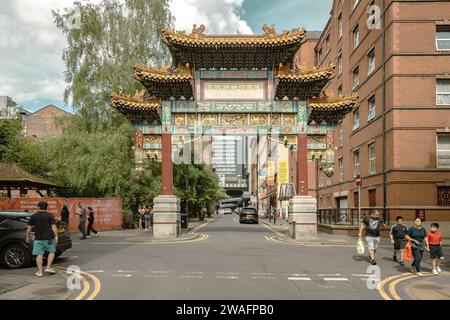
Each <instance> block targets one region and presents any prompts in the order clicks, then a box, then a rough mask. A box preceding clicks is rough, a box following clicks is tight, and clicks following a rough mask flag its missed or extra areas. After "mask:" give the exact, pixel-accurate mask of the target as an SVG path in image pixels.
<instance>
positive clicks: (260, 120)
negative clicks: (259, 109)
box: [250, 114, 267, 126]
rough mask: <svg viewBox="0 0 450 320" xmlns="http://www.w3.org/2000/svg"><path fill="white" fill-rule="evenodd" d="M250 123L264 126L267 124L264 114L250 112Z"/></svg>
mask: <svg viewBox="0 0 450 320" xmlns="http://www.w3.org/2000/svg"><path fill="white" fill-rule="evenodd" d="M250 123H251V125H252V126H265V125H267V115H266V114H252V115H251V116H250Z"/></svg>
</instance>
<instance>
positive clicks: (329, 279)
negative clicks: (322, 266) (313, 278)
mask: <svg viewBox="0 0 450 320" xmlns="http://www.w3.org/2000/svg"><path fill="white" fill-rule="evenodd" d="M324 280H325V281H348V279H347V278H324Z"/></svg>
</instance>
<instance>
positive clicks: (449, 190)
mask: <svg viewBox="0 0 450 320" xmlns="http://www.w3.org/2000/svg"><path fill="white" fill-rule="evenodd" d="M438 206H450V187H438Z"/></svg>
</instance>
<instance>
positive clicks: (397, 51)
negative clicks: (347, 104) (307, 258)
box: [310, 0, 450, 237]
mask: <svg viewBox="0 0 450 320" xmlns="http://www.w3.org/2000/svg"><path fill="white" fill-rule="evenodd" d="M369 6H372V7H370V8H369ZM377 8H379V12H380V13H381V15H380V19H379V20H377V18H376V15H375V20H374V19H373V17H374V16H373V15H372V14H376V13H377V11H378V10H377ZM383 12H384V15H383V14H382V13H383ZM368 21H369V22H370V23H371V28H369V26H368ZM374 22H375V25H374V24H373V23H374ZM377 23H378V26H377ZM315 53H316V56H315V57H316V58H315V59H316V65H318V66H324V65H328V64H330V63H332V64H334V65H335V66H336V76H335V78H334V79H333V80H332V81H331V82H330V84H329V86H328V87H327V88H326V90H329V91H330V92H331V93H333V94H337V95H348V94H352V93H357V94H358V96H359V105H358V106H357V108H356V109H355V110H354V112H353V113H351V114H348V115H347V116H346V118H345V119H344V120H343V121H342V123H341V124H340V125H339V126H338V127H337V128H336V130H335V131H334V148H335V165H334V169H335V173H334V175H333V176H332V177H331V178H328V177H326V175H325V174H324V172H323V170H322V167H321V166H319V167H318V169H317V171H316V173H317V184H318V188H317V190H316V192H317V193H316V197H317V200H318V207H319V221H320V222H321V226H322V228H324V229H327V228H328V230H330V228H331V229H333V230H334V232H337V233H339V232H344V231H345V232H347V231H348V230H353V229H354V228H355V226H356V223H355V218H356V219H357V215H355V212H356V211H355V210H354V209H352V208H356V207H357V204H358V197H361V204H362V207H363V208H365V210H364V211H365V212H367V211H368V209H373V208H380V209H385V213H386V217H387V218H388V219H389V220H390V223H391V224H392V223H393V221H394V220H395V217H396V216H397V215H402V216H403V217H404V218H405V220H406V221H407V224H408V225H411V224H412V220H413V219H414V217H415V216H416V214H421V215H423V214H425V220H426V222H425V226H429V224H430V223H431V222H435V221H436V222H440V224H441V230H442V231H443V233H444V234H445V235H446V236H447V237H450V1H449V0H440V1H438V0H435V1H418V0H397V1H393V0H369V1H367V0H335V1H334V3H333V7H332V10H331V17H330V19H329V21H328V23H327V25H326V27H325V29H324V31H323V32H322V35H321V37H320V39H319V41H318V42H317V45H316V47H315ZM310 168H311V166H310ZM356 174H360V175H361V176H362V189H361V194H360V195H359V194H358V190H357V189H356V188H355V176H356ZM325 209H334V210H325ZM336 209H340V210H336ZM356 221H357V220H356ZM349 225H351V226H349ZM353 232H354V231H353Z"/></svg>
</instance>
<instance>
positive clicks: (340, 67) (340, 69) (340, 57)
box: [338, 51, 342, 75]
mask: <svg viewBox="0 0 450 320" xmlns="http://www.w3.org/2000/svg"><path fill="white" fill-rule="evenodd" d="M338 73H339V75H341V74H342V51H341V52H339V54H338Z"/></svg>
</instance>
